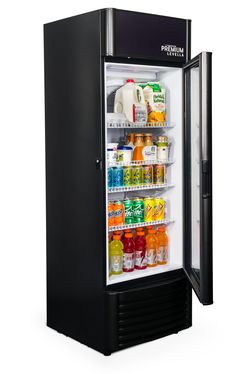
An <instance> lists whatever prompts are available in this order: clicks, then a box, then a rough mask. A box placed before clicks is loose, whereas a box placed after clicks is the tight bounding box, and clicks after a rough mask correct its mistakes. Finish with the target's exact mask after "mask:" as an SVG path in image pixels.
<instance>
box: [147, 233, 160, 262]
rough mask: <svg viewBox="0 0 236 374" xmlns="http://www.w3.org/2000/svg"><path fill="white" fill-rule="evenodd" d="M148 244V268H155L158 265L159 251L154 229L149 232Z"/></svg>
mask: <svg viewBox="0 0 236 374" xmlns="http://www.w3.org/2000/svg"><path fill="white" fill-rule="evenodd" d="M146 243H147V246H146V248H147V266H148V267H154V266H156V265H157V250H158V239H157V236H156V231H155V230H153V229H152V228H151V229H149V230H148V234H147V236H146Z"/></svg>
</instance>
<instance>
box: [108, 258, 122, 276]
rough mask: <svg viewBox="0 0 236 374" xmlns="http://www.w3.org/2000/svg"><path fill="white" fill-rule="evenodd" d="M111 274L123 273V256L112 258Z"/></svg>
mask: <svg viewBox="0 0 236 374" xmlns="http://www.w3.org/2000/svg"><path fill="white" fill-rule="evenodd" d="M110 259H111V272H112V273H121V272H122V267H123V256H111V257H110Z"/></svg>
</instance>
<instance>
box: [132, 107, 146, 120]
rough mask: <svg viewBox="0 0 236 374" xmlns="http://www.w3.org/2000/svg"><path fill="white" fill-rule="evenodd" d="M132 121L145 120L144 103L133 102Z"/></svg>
mask: <svg viewBox="0 0 236 374" xmlns="http://www.w3.org/2000/svg"><path fill="white" fill-rule="evenodd" d="M133 122H141V123H145V122H147V109H146V105H141V104H134V105H133Z"/></svg>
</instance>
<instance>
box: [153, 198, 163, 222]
mask: <svg viewBox="0 0 236 374" xmlns="http://www.w3.org/2000/svg"><path fill="white" fill-rule="evenodd" d="M153 200H154V211H153V220H154V221H161V220H163V219H165V200H164V199H163V198H162V197H155V198H154V199H153Z"/></svg>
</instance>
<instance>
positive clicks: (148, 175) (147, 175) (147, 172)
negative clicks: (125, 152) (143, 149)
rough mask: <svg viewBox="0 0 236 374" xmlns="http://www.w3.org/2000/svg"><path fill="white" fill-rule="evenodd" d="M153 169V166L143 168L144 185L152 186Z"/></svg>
mask: <svg viewBox="0 0 236 374" xmlns="http://www.w3.org/2000/svg"><path fill="white" fill-rule="evenodd" d="M152 181H153V167H152V165H145V166H143V184H152Z"/></svg>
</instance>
